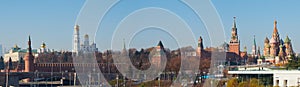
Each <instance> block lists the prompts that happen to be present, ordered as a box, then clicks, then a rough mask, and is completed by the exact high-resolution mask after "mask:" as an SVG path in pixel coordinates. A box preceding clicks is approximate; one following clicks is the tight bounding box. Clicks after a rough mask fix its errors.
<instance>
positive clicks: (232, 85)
mask: <svg viewBox="0 0 300 87" xmlns="http://www.w3.org/2000/svg"><path fill="white" fill-rule="evenodd" d="M237 86H238V79H237V78H232V79H229V80H228V82H227V87H237Z"/></svg>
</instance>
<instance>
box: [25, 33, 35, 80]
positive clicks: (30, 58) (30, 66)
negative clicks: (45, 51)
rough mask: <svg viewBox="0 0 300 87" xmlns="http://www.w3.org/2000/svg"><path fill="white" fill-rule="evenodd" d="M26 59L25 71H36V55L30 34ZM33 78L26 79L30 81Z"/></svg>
mask: <svg viewBox="0 0 300 87" xmlns="http://www.w3.org/2000/svg"><path fill="white" fill-rule="evenodd" d="M24 61H25V70H24V72H34V64H33V61H34V56H33V55H32V48H31V39H30V36H29V40H28V51H27V53H26V55H25V56H24ZM30 80H31V79H26V80H25V81H27V82H29V81H30Z"/></svg>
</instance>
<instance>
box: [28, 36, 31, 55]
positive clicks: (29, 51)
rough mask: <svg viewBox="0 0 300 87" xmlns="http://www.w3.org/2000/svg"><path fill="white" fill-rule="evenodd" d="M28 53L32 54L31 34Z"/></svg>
mask: <svg viewBox="0 0 300 87" xmlns="http://www.w3.org/2000/svg"><path fill="white" fill-rule="evenodd" d="M28 53H29V54H31V55H32V48H31V38H30V35H29V37H28Z"/></svg>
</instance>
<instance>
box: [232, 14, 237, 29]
mask: <svg viewBox="0 0 300 87" xmlns="http://www.w3.org/2000/svg"><path fill="white" fill-rule="evenodd" d="M232 28H236V17H233V25H232Z"/></svg>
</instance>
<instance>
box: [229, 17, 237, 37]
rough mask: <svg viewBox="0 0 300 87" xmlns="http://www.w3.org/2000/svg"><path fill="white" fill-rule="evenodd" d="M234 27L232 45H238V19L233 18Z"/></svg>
mask: <svg viewBox="0 0 300 87" xmlns="http://www.w3.org/2000/svg"><path fill="white" fill-rule="evenodd" d="M233 20H234V21H233V26H232V30H231V41H230V43H238V42H239V40H238V35H237V28H236V17H233Z"/></svg>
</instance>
